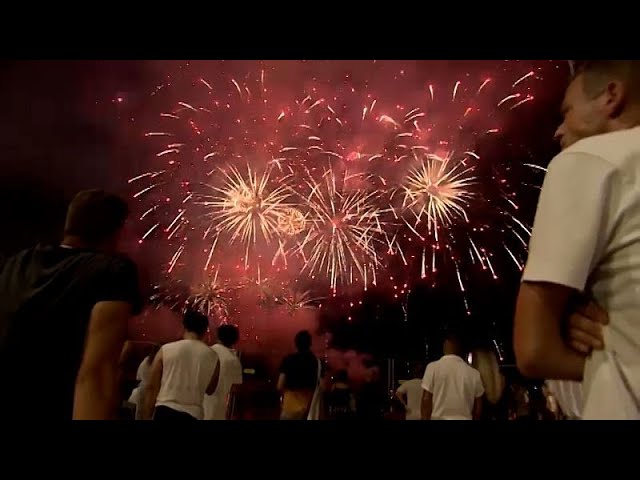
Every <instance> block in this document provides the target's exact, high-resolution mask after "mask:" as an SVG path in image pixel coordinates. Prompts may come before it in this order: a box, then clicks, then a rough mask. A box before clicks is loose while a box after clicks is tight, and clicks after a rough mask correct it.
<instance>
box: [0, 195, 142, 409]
mask: <svg viewBox="0 0 640 480" xmlns="http://www.w3.org/2000/svg"><path fill="white" fill-rule="evenodd" d="M127 215H128V209H127V204H126V203H125V201H124V200H122V199H120V198H119V197H117V196H115V195H112V194H109V193H106V192H103V191H99V190H89V191H84V192H80V193H79V194H78V195H76V197H75V198H74V199H73V201H72V202H71V204H70V206H69V209H68V212H67V219H66V223H65V233H64V240H63V242H62V244H61V245H59V246H42V245H39V246H37V247H35V248H31V249H28V250H25V251H23V252H21V253H19V254H17V255H16V256H14V257H12V258H9V259H7V260H6V261H5V262H4V264H3V265H2V266H1V267H0V385H2V394H1V395H0V420H2V419H11V420H23V419H34V418H35V419H71V418H74V419H109V418H113V417H114V416H115V412H116V410H117V407H118V403H119V400H120V399H119V388H118V377H119V360H120V354H121V352H122V349H123V346H124V343H125V339H126V332H127V324H128V321H129V319H130V317H131V316H132V315H134V314H137V313H139V310H140V308H141V301H140V300H141V299H140V294H139V287H138V276H137V271H136V267H135V265H134V264H133V263H132V262H131V261H130V260H128V259H126V258H123V257H119V256H116V255H115V251H116V248H117V244H118V240H119V237H120V234H121V232H122V229H123V226H124V223H125V220H126V217H127Z"/></svg>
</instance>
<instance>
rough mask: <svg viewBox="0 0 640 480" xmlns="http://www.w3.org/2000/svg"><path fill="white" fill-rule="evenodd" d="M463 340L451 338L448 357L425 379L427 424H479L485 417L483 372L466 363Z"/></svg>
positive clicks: (447, 343) (446, 346) (447, 344)
mask: <svg viewBox="0 0 640 480" xmlns="http://www.w3.org/2000/svg"><path fill="white" fill-rule="evenodd" d="M463 355H464V351H463V349H462V344H461V342H460V340H459V338H458V337H457V336H455V335H453V334H449V335H448V336H447V338H446V339H445V341H444V356H443V357H442V358H441V359H440V360H438V361H436V362H432V363H430V364H429V365H427V369H426V371H425V372H424V378H423V379H422V388H423V390H424V391H423V394H422V419H423V420H474V419H475V420H477V419H479V418H480V414H481V413H482V395H483V394H484V387H483V386H482V379H481V378H480V372H478V371H477V370H476V369H474V368H473V367H471V366H470V365H469V364H468V363H467V362H466V361H464V360H463V359H462V357H463Z"/></svg>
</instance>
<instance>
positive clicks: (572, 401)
mask: <svg viewBox="0 0 640 480" xmlns="http://www.w3.org/2000/svg"><path fill="white" fill-rule="evenodd" d="M546 384H547V387H549V390H551V393H552V394H553V396H554V397H555V399H556V401H557V402H558V405H560V409H561V410H562V413H564V414H565V415H567V416H568V417H570V418H573V419H579V418H582V402H583V398H582V397H583V395H582V383H580V382H570V381H565V380H547V381H546Z"/></svg>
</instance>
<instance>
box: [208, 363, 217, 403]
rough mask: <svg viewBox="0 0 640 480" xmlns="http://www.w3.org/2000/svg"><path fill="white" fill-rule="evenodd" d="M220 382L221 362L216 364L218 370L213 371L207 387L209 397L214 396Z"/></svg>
mask: <svg viewBox="0 0 640 480" xmlns="http://www.w3.org/2000/svg"><path fill="white" fill-rule="evenodd" d="M218 380H220V362H216V368H215V370H214V371H213V375H212V376H211V380H210V381H209V386H208V387H207V395H213V392H215V391H216V388H218Z"/></svg>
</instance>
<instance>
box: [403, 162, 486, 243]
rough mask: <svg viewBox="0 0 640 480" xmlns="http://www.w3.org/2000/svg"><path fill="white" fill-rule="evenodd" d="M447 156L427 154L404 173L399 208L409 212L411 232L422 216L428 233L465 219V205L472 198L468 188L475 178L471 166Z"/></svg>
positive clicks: (466, 218) (421, 219) (467, 219)
mask: <svg viewBox="0 0 640 480" xmlns="http://www.w3.org/2000/svg"><path fill="white" fill-rule="evenodd" d="M451 158H452V157H451V156H446V157H445V158H441V157H438V156H437V155H427V158H426V160H425V161H422V162H421V163H420V165H419V166H418V167H417V168H414V169H413V170H412V171H411V172H410V173H409V175H408V176H407V179H406V181H405V184H404V186H403V189H404V199H403V203H402V208H403V209H405V210H408V211H410V212H412V213H413V216H414V217H415V222H414V224H413V226H411V225H409V226H410V228H412V229H413V230H414V231H415V227H416V226H417V224H418V223H420V222H422V221H423V218H424V217H425V216H426V223H427V228H428V231H429V232H431V231H432V230H433V229H435V228H436V227H437V226H440V227H446V226H448V225H450V224H451V223H452V222H454V221H455V219H456V218H460V217H462V218H464V219H465V220H466V221H469V218H468V217H467V212H466V208H467V206H468V205H469V200H470V199H471V198H473V192H472V191H471V190H470V189H469V187H470V186H471V185H473V182H474V180H475V179H474V178H473V177H472V176H471V175H470V174H471V172H472V170H473V167H466V165H465V164H464V163H463V162H459V163H454V162H452V160H451Z"/></svg>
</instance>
